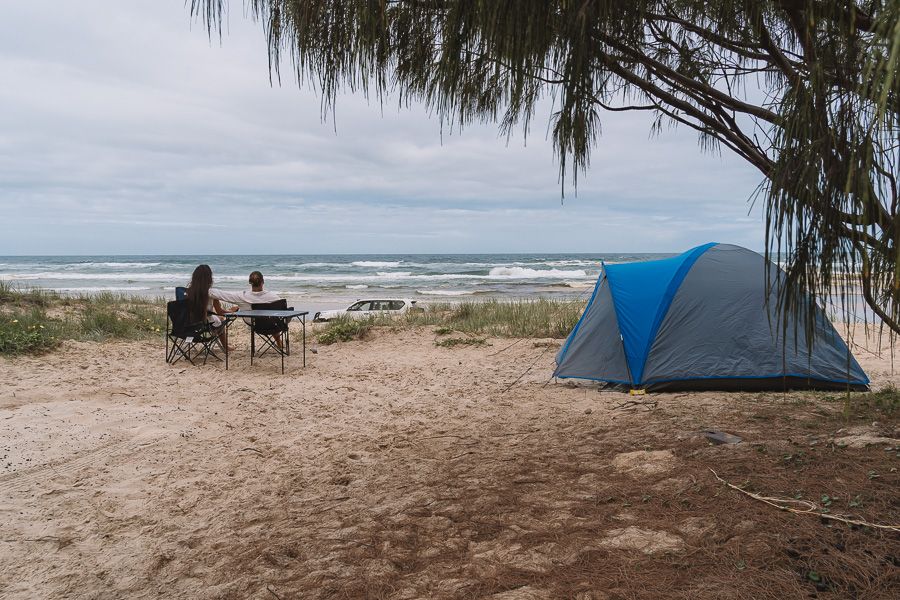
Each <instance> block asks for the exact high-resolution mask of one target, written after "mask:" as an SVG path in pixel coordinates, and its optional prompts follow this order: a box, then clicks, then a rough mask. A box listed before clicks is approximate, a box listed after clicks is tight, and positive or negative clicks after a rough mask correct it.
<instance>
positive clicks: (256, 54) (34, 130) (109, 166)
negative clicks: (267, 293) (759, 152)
mask: <svg viewBox="0 0 900 600" xmlns="http://www.w3.org/2000/svg"><path fill="white" fill-rule="evenodd" d="M232 4H233V6H232V11H231V12H232V14H231V16H230V20H229V31H228V32H227V33H226V35H225V36H224V38H223V42H222V44H221V45H219V43H218V41H217V40H216V41H214V42H213V43H210V41H209V39H208V38H207V35H206V31H205V29H204V28H203V27H200V26H197V25H196V24H195V25H193V26H192V25H191V23H190V21H189V17H188V11H187V8H186V7H185V6H184V3H183V0H157V1H154V2H150V1H142V2H138V1H132V2H110V1H108V0H82V1H80V2H49V1H37V0H36V1H33V2H18V3H13V2H7V3H4V7H3V13H4V17H3V19H2V20H0V208H2V210H3V214H4V218H3V219H2V220H0V254H119V253H121V254H144V253H147V254H150V253H256V254H261V253H332V252H334V253H339V252H352V253H366V252H371V253H407V252H426V253H427V252H436V253H437V252H641V251H644V252H655V251H659V252H669V251H680V250H683V249H686V248H688V247H691V246H693V245H696V244H700V243H704V242H707V241H720V242H732V243H737V244H742V245H745V246H749V247H751V248H754V249H760V248H761V247H762V233H763V224H762V220H761V214H760V211H759V209H758V208H757V209H754V210H753V211H750V205H749V203H748V198H749V197H750V196H751V194H752V193H753V190H754V189H755V187H756V185H757V184H758V183H759V180H760V177H759V175H758V174H757V173H756V172H755V171H754V170H752V169H751V168H750V167H748V166H746V165H745V164H744V163H743V162H741V161H740V160H738V159H736V158H734V157H732V156H730V155H724V156H722V157H719V156H713V155H709V154H703V153H701V152H700V150H699V148H698V146H697V142H696V138H695V136H694V135H692V134H691V132H689V131H678V132H674V133H672V132H670V133H664V134H663V135H662V136H661V137H658V138H655V139H648V132H649V122H648V120H647V118H646V116H645V115H629V114H622V113H615V114H608V115H607V116H606V117H605V119H604V122H603V136H602V137H601V139H600V144H599V146H598V147H597V148H596V149H595V151H594V153H593V157H592V167H591V170H590V172H589V173H588V174H587V175H586V176H584V177H583V178H582V179H581V182H580V186H579V191H578V196H577V198H576V197H574V196H572V195H567V197H566V199H565V202H561V201H560V187H559V184H558V180H557V164H556V162H555V161H554V157H553V150H552V146H551V144H550V143H549V141H547V140H546V139H545V135H544V134H545V131H544V130H545V123H546V116H547V115H546V114H544V115H541V117H540V118H539V119H538V120H537V125H536V127H535V128H534V130H533V131H532V132H531V134H530V136H529V137H528V140H527V144H525V140H524V139H523V138H522V136H521V135H520V136H518V137H515V138H513V139H512V140H510V141H509V142H507V140H506V139H505V138H502V137H500V136H499V135H498V133H497V129H496V127H493V126H484V127H473V128H470V129H466V130H464V131H463V132H462V133H454V134H453V135H447V134H446V132H445V134H444V135H443V137H442V136H441V132H440V127H439V123H438V122H437V121H436V120H435V119H432V118H429V117H428V115H427V114H426V113H425V111H424V110H422V109H421V108H417V107H414V108H412V109H409V110H407V109H403V110H398V109H396V108H395V107H394V106H385V107H384V108H382V107H381V106H379V105H378V104H376V103H367V102H366V101H365V99H363V98H362V97H355V96H344V97H341V98H340V99H339V102H338V106H337V115H336V123H333V122H331V121H329V122H323V121H322V120H321V118H320V116H321V115H320V110H319V106H320V105H319V99H318V98H317V97H316V96H315V94H314V93H313V92H312V91H311V90H298V89H297V87H296V86H295V85H293V83H292V82H291V81H285V83H284V86H283V87H277V86H276V87H270V85H269V78H268V67H267V58H266V51H265V40H264V38H263V34H262V31H261V28H260V27H259V25H257V24H255V23H252V22H250V21H247V20H245V19H244V18H243V17H242V16H241V11H240V10H239V8H238V6H239V0H237V1H233V2H232Z"/></svg>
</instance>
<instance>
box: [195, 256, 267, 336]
mask: <svg viewBox="0 0 900 600" xmlns="http://www.w3.org/2000/svg"><path fill="white" fill-rule="evenodd" d="M249 283H250V289H249V290H242V291H240V292H228V291H225V290H220V289H217V288H210V290H209V297H210V298H214V299H216V300H221V301H222V302H227V303H229V304H236V305H237V306H238V308H239V309H241V310H250V309H251V308H253V305H254V304H267V303H269V302H275V301H276V300H281V298H279V297H278V294H275V293H273V292H268V291H266V290H264V289H263V285H264V284H265V279H264V278H263V274H262V273H260V272H259V271H253V272H252V273H250V278H249ZM245 321H246V319H245ZM248 323H249V322H248ZM275 341H276V343H277V344H278V347H279V348H280V347H281V334H277V335H276V336H275Z"/></svg>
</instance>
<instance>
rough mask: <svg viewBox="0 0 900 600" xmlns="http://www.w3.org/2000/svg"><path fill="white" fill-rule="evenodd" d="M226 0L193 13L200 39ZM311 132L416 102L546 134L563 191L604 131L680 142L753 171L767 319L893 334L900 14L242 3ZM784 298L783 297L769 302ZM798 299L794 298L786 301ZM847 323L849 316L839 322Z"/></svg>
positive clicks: (599, 0)
mask: <svg viewBox="0 0 900 600" xmlns="http://www.w3.org/2000/svg"><path fill="white" fill-rule="evenodd" d="M232 4H237V3H236V2H234V1H232V2H229V1H228V0H192V1H191V14H192V15H193V16H195V17H197V18H199V19H200V20H201V21H203V22H204V23H205V25H206V26H207V27H208V29H209V30H210V34H213V33H214V32H216V31H219V32H220V31H221V28H222V25H223V23H224V22H226V15H227V13H228V10H227V9H228V7H229V5H232ZM244 5H245V7H246V9H247V10H246V14H249V15H250V16H251V18H253V19H255V20H257V21H258V22H260V23H261V25H262V27H263V28H264V30H265V32H266V39H267V43H268V53H269V65H270V70H271V75H272V77H273V78H280V68H281V65H282V62H283V60H284V59H287V60H284V62H285V63H287V64H289V65H290V68H291V69H292V71H293V72H294V75H295V77H296V81H297V82H298V83H299V84H300V85H306V84H309V85H310V86H311V87H313V88H315V89H316V90H317V91H318V92H319V93H321V94H322V106H323V111H324V114H325V115H327V114H328V113H329V111H330V110H332V109H333V108H334V106H335V102H336V99H337V98H338V96H339V95H340V94H342V93H344V92H353V93H363V94H365V95H367V96H372V97H376V98H378V99H380V100H382V101H385V100H388V99H390V100H391V101H396V100H394V98H399V99H400V100H399V102H400V104H401V105H408V104H410V103H411V101H417V102H421V103H423V104H424V105H425V106H426V107H427V109H428V110H430V111H431V112H432V114H434V115H435V116H436V117H437V118H439V119H440V120H441V121H442V123H444V124H446V125H448V126H450V127H454V128H459V127H464V126H466V125H468V124H470V123H477V122H493V123H497V124H499V126H500V129H501V131H502V133H504V134H509V133H511V132H512V131H513V130H514V129H515V128H517V127H521V128H522V130H523V131H524V132H525V133H526V135H527V132H528V131H529V128H530V126H531V125H532V124H533V122H534V119H535V118H536V114H537V113H538V111H540V110H545V107H546V106H548V104H549V103H548V102H547V99H548V98H550V99H552V100H553V103H552V109H550V110H552V112H551V113H550V115H549V124H548V128H547V131H548V132H549V135H550V137H551V138H552V141H553V143H554V146H555V149H556V152H557V157H558V159H559V167H560V174H561V181H562V182H564V184H565V182H567V181H571V182H572V183H574V184H575V185H577V183H578V176H579V174H580V173H583V172H585V171H586V170H587V169H588V167H589V164H590V157H591V150H592V147H593V146H594V145H595V144H597V141H598V138H599V136H600V131H601V120H602V118H606V117H609V116H610V115H612V114H614V113H616V112H620V111H642V112H645V113H646V114H648V115H650V116H651V117H652V121H651V123H652V124H651V132H652V133H659V132H660V131H662V130H663V129H664V128H667V127H688V128H690V129H692V130H694V131H696V132H697V134H698V135H699V141H700V145H701V147H702V148H703V149H704V150H707V151H711V152H715V153H718V152H720V151H722V149H725V150H727V151H729V152H731V153H733V154H736V155H737V156H739V157H740V158H741V159H743V160H744V161H746V162H747V163H748V164H750V165H752V166H753V167H754V168H755V169H756V170H758V171H759V173H760V177H761V183H760V186H759V189H758V199H759V200H760V201H761V203H762V205H763V210H764V216H765V229H766V251H767V258H773V259H775V260H776V261H778V262H780V263H782V265H783V266H784V268H785V270H786V271H787V276H786V277H785V278H783V279H782V280H781V282H780V284H779V288H780V291H781V299H782V302H783V303H785V305H786V306H788V308H790V309H792V310H794V311H796V312H798V313H799V314H805V315H807V326H808V327H807V328H808V330H809V331H812V329H813V323H812V315H813V314H814V311H812V310H804V308H810V307H811V306H812V305H813V304H815V303H819V304H826V303H827V301H828V299H829V298H830V297H832V296H834V295H837V296H839V297H840V299H841V300H843V301H845V303H846V304H852V303H853V301H854V299H855V296H854V293H853V292H854V290H853V285H854V284H848V283H847V280H846V279H845V278H842V277H841V274H842V273H858V274H859V276H860V279H861V283H862V286H861V287H862V291H863V298H864V301H865V303H866V304H868V306H869V307H870V308H871V310H872V312H873V313H874V314H876V315H878V317H880V319H881V320H882V322H883V323H884V324H885V325H887V326H888V327H889V328H890V329H891V330H893V331H894V332H898V333H900V268H898V263H900V260H898V259H900V225H898V223H900V196H898V188H900V186H898V182H897V179H898V175H900V146H898V144H897V136H898V131H900V3H897V2H896V1H890V2H885V1H881V0H855V1H852V2H833V1H831V2H821V1H813V0H796V1H795V0H791V1H787V0H767V1H764V2H735V1H725V2H721V1H720V2H711V1H709V0H634V1H630V2H621V1H617V0H593V1H586V2H562V1H554V2H515V3H510V2H463V1H460V0H447V1H441V2H420V1H408V0H399V1H397V2H389V3H383V2H369V1H368V0H350V1H345V0H340V1H338V0H309V1H304V2H297V1H296V0H245V2H244ZM781 283H783V284H784V285H781ZM801 290H802V291H805V292H808V293H807V294H801V293H799V292H800V291H801ZM848 314H849V309H848Z"/></svg>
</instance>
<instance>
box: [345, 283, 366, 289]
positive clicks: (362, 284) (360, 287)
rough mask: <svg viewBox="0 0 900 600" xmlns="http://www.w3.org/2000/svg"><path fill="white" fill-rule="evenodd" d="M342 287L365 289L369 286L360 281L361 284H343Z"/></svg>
mask: <svg viewBox="0 0 900 600" xmlns="http://www.w3.org/2000/svg"><path fill="white" fill-rule="evenodd" d="M344 287H345V288H347V289H348V290H365V289H367V288H368V287H369V286H367V285H366V284H364V283H361V284H359V285H345V286H344Z"/></svg>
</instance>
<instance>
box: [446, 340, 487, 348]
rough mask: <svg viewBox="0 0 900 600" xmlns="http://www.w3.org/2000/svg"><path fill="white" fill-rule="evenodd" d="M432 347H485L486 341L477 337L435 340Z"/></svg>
mask: <svg viewBox="0 0 900 600" xmlns="http://www.w3.org/2000/svg"><path fill="white" fill-rule="evenodd" d="M434 345H435V346H440V347H441V348H456V347H457V346H485V345H487V339H486V338H477V337H464V338H446V339H443V340H436V341H435V342H434Z"/></svg>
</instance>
